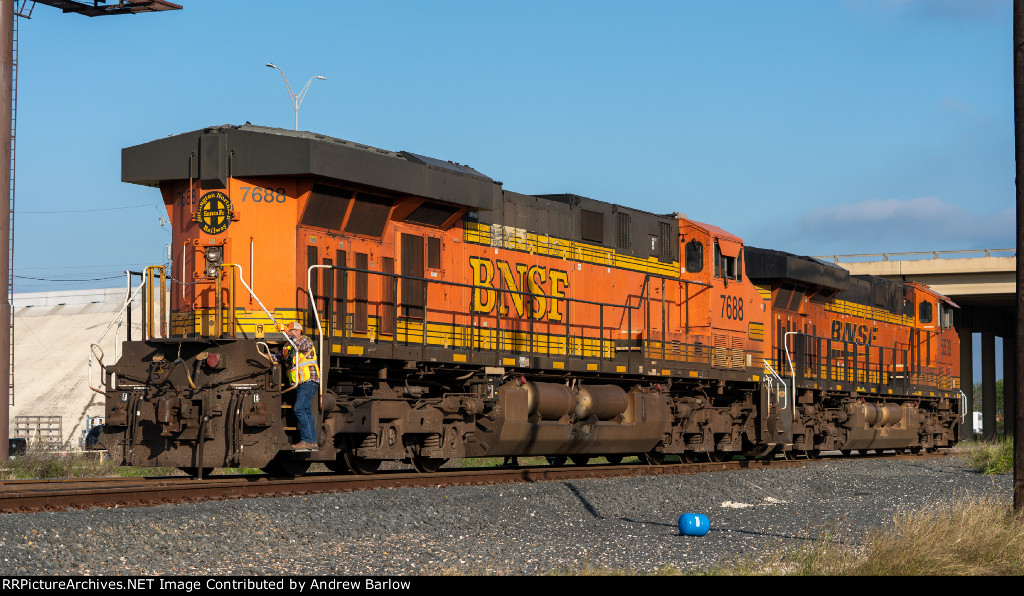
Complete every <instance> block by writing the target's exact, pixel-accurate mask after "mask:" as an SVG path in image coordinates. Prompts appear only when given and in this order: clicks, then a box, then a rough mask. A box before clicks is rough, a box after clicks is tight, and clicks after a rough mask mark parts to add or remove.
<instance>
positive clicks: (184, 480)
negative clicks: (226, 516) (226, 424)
mask: <svg viewBox="0 0 1024 596" xmlns="http://www.w3.org/2000/svg"><path fill="white" fill-rule="evenodd" d="M947 455H948V451H943V452H940V453H937V454H922V455H905V454H896V455H892V454H884V455H861V456H858V457H860V458H870V459H883V458H895V459H919V458H922V457H946V456H947ZM836 457H838V456H834V457H829V456H826V457H822V458H819V459H797V460H786V459H781V458H775V459H743V460H736V461H730V462H705V463H693V464H688V463H675V464H663V465H642V464H620V465H612V464H595V465H589V466H565V467H561V466H557V467H556V466H548V465H540V466H522V467H518V468H449V469H442V470H440V471H438V472H436V473H433V474H421V473H418V472H412V471H406V470H396V471H384V472H379V473H377V474H373V475H367V476H361V475H339V474H333V473H314V474H308V475H306V476H300V477H297V478H272V477H269V476H264V475H230V476H218V475H215V476H210V477H207V478H204V479H201V480H200V479H195V478H189V477H180V476H176V477H167V476H163V477H152V478H83V479H46V480H5V481H0V513H27V512H37V511H54V510H64V509H68V508H72V509H91V508H121V507H145V506H152V505H162V504H171V503H186V502H196V501H212V500H224V499H239V498H252V497H282V496H294V495H308V494H319V493H341V492H354V491H362V490H372V489H377V488H426V487H436V486H480V485H488V484H510V483H520V482H549V481H564V480H573V479H583V478H622V477H640V476H672V475H691V474H703V473H708V472H722V471H735V470H754V469H758V470H765V469H784V468H799V467H806V466H808V465H814V464H815V463H820V462H823V461H824V462H827V461H829V460H834V459H835V458H836Z"/></svg>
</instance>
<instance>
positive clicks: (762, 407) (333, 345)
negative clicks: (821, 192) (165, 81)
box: [102, 125, 960, 473]
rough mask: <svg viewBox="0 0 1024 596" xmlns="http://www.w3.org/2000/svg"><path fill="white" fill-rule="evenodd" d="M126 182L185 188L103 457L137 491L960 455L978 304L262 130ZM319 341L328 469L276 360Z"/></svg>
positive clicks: (146, 165) (186, 142)
mask: <svg viewBox="0 0 1024 596" xmlns="http://www.w3.org/2000/svg"><path fill="white" fill-rule="evenodd" d="M122 177H123V179H124V180H125V181H127V182H133V183H138V184H146V185H151V186H156V187H159V188H160V190H161V193H162V195H163V198H164V203H165V204H166V205H167V210H168V214H169V216H170V218H171V219H172V221H173V222H174V231H173V251H172V253H173V255H174V262H173V264H172V265H171V266H170V267H169V268H164V267H161V268H151V269H150V270H149V271H148V274H147V275H148V277H147V284H146V287H147V288H148V289H147V292H148V294H147V295H148V302H147V305H148V317H147V319H146V325H145V329H144V330H143V336H142V337H141V338H135V339H129V341H127V342H125V344H124V345H125V349H124V353H123V355H122V357H121V358H120V359H119V360H118V362H117V363H114V364H110V365H108V366H106V367H105V369H104V370H105V376H104V380H105V387H104V388H103V389H102V390H103V392H104V393H105V394H106V398H107V429H108V432H107V434H106V435H105V437H104V443H105V445H106V446H107V448H108V449H110V450H112V451H113V452H115V453H116V454H118V457H120V458H121V460H122V462H123V463H125V464H126V465H159V466H177V467H181V468H185V469H188V470H189V471H191V472H193V473H200V472H201V471H202V470H204V469H208V468H214V467H222V466H233V465H241V466H251V467H260V468H265V469H270V470H276V471H279V472H285V473H297V472H301V471H302V470H304V469H305V467H306V466H308V464H309V463H311V462H313V461H323V462H325V463H327V464H328V465H330V466H331V467H332V468H334V469H339V470H341V469H345V468H347V469H351V470H354V471H357V472H371V471H373V470H375V469H376V468H377V466H378V465H379V464H380V463H381V462H382V461H387V460H403V461H408V462H411V463H412V464H413V465H414V466H415V467H416V468H417V469H420V470H424V471H426V470H432V469H436V468H437V467H438V466H439V465H441V463H443V462H444V461H446V460H448V459H451V458H459V457H480V456H510V455H516V456H525V455H544V456H549V457H550V458H551V460H552V461H555V462H558V461H564V460H565V458H572V459H573V461H575V462H577V463H585V462H586V461H587V460H588V459H589V458H591V457H594V456H605V457H607V458H608V459H609V460H611V461H617V460H621V459H622V458H623V457H624V456H628V455H638V456H640V457H641V459H642V460H643V461H646V462H649V463H657V462H659V461H662V460H663V459H664V457H665V456H666V455H669V454H678V455H679V456H681V457H682V458H684V459H692V458H696V457H704V458H711V459H724V458H729V457H732V456H734V455H765V454H770V453H772V452H778V453H782V454H785V455H787V456H789V457H795V456H797V455H806V456H809V457H814V456H816V454H817V453H818V452H819V451H820V450H823V449H840V450H844V451H852V450H867V449H900V450H901V449H912V450H920V449H934V448H938V447H947V446H950V445H952V444H953V443H954V442H955V441H956V440H957V438H958V423H959V415H960V412H959V408H960V400H959V399H958V395H959V387H958V378H959V369H958V363H957V359H956V356H957V355H958V354H959V349H958V346H957V336H956V333H955V332H954V330H953V329H952V326H951V322H952V316H951V313H952V310H951V309H952V308H953V307H954V305H952V303H950V302H949V301H948V300H947V299H945V298H943V297H942V296H940V295H938V294H936V293H935V292H933V291H931V290H929V289H928V288H926V287H924V286H919V285H914V284H899V283H895V282H888V281H885V280H882V279H878V278H868V277H851V276H849V275H848V274H847V273H846V272H845V270H842V269H840V268H838V267H834V266H831V265H828V264H825V263H822V262H819V261H815V260H813V259H809V258H806V257H798V256H795V255H790V254H787V253H781V252H777V251H771V250H765V249H758V248H753V247H747V246H744V245H743V242H742V240H741V239H740V238H737V237H736V236H734V235H732V234H729V233H728V232H726V231H725V230H722V229H720V228H717V227H715V226H712V225H707V224H702V223H699V222H695V221H692V220H689V219H687V218H686V217H684V216H682V215H681V214H673V215H655V214H652V213H647V212H645V211H641V210H638V209H633V208H630V207H626V206H623V205H615V204H610V203H605V202H601V201H597V200H593V199H589V198H586V197H581V196H576V195H523V194H518V193H514V192H510V191H507V190H504V189H503V188H502V185H501V183H499V182H496V181H494V180H493V179H491V178H489V177H487V176H485V175H483V174H481V173H480V172H477V171H476V170H474V169H472V168H470V167H468V166H464V165H460V164H456V163H453V162H445V161H441V160H436V159H432V158H429V157H426V156H422V155H417V154H413V153H408V152H392V151H386V150H382V149H377V148H373V147H369V146H365V145H360V144H357V143H352V142H348V141H343V140H340V139H334V138H330V137H325V136H322V135H314V134H310V133H302V132H292V131H285V130H279V129H268V128H263V127H257V126H252V125H244V126H223V127H214V128H208V129H203V130H198V131H194V132H191V133H185V134H181V135H176V136H172V137H168V138H166V139H161V140H157V141H153V142H151V143H147V144H144V145H140V146H136V147H131V148H128V149H126V150H125V151H124V154H123V176H122ZM161 296H169V298H168V299H165V300H160V299H159V298H160V297H161ZM294 320H299V321H301V322H302V323H303V324H304V326H305V329H306V333H307V335H309V336H310V337H312V338H314V340H315V341H316V343H317V345H318V353H319V355H320V358H321V360H322V362H321V367H320V368H321V370H322V371H323V376H324V377H325V381H324V382H323V383H322V387H321V395H320V396H319V398H318V399H317V400H316V401H317V404H316V406H317V407H316V408H315V409H316V412H315V417H316V420H317V425H318V427H319V430H320V432H318V437H319V439H320V445H319V448H318V449H317V450H316V451H313V452H302V453H297V452H293V451H292V450H291V449H290V445H291V444H293V443H295V442H296V440H297V431H296V429H295V421H294V418H293V417H292V415H291V400H292V399H293V397H292V394H291V392H289V391H288V387H287V383H286V382H284V380H283V379H284V378H285V375H284V374H283V372H284V371H282V370H281V369H280V367H279V366H278V365H277V364H276V363H275V362H274V361H273V359H271V358H270V357H269V356H270V352H271V351H272V350H275V349H277V348H278V347H280V345H281V344H282V342H283V341H284V338H283V336H282V335H281V334H280V333H277V332H276V329H277V326H278V325H279V324H281V323H283V322H290V321H294ZM211 355H212V356H213V358H211Z"/></svg>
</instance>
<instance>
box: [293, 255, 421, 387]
mask: <svg viewBox="0 0 1024 596" xmlns="http://www.w3.org/2000/svg"><path fill="white" fill-rule="evenodd" d="M328 268H334V265H310V266H309V269H307V270H306V293H307V294H309V304H310V306H312V307H313V318H314V319H316V335H317V337H318V338H320V339H319V345H320V349H319V351H318V352H317V353H318V354H319V355H320V377H321V378H320V383H319V386H320V400H321V403H322V402H323V397H324V384H325V383H326V382H327V379H325V378H323V377H324V371H325V370H327V367H326V366H325V364H326V362H325V361H324V328H323V326H322V325H321V324H320V312H319V311H318V310H317V308H316V298H315V297H313V290H311V289H310V288H312V287H313V270H314V269H328ZM342 334H344V327H343V328H342ZM426 334H427V328H426V325H425V324H424V326H423V335H424V337H426ZM288 341H289V342H290V341H291V338H288ZM292 346H293V347H294V346H295V344H292ZM295 351H296V352H298V348H296V349H295Z"/></svg>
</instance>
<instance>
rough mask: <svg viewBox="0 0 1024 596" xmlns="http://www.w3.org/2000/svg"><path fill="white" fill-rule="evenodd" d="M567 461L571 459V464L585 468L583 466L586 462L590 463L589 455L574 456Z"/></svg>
mask: <svg viewBox="0 0 1024 596" xmlns="http://www.w3.org/2000/svg"><path fill="white" fill-rule="evenodd" d="M569 459H571V460H572V463H573V464H575V465H577V466H585V465H587V463H588V462H590V456H589V455H574V456H572V457H570V458H569Z"/></svg>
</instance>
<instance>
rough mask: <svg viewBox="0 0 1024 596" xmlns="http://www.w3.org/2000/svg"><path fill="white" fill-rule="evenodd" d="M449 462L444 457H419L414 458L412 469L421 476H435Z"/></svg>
mask: <svg viewBox="0 0 1024 596" xmlns="http://www.w3.org/2000/svg"><path fill="white" fill-rule="evenodd" d="M447 461H448V459H447V458H444V457H422V456H420V455H417V456H415V457H413V458H412V467H413V468H415V469H416V471H417V472H419V473H421V474H433V473H434V472H436V471H438V470H439V469H441V466H443V465H444V464H445V463H446V462H447Z"/></svg>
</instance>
